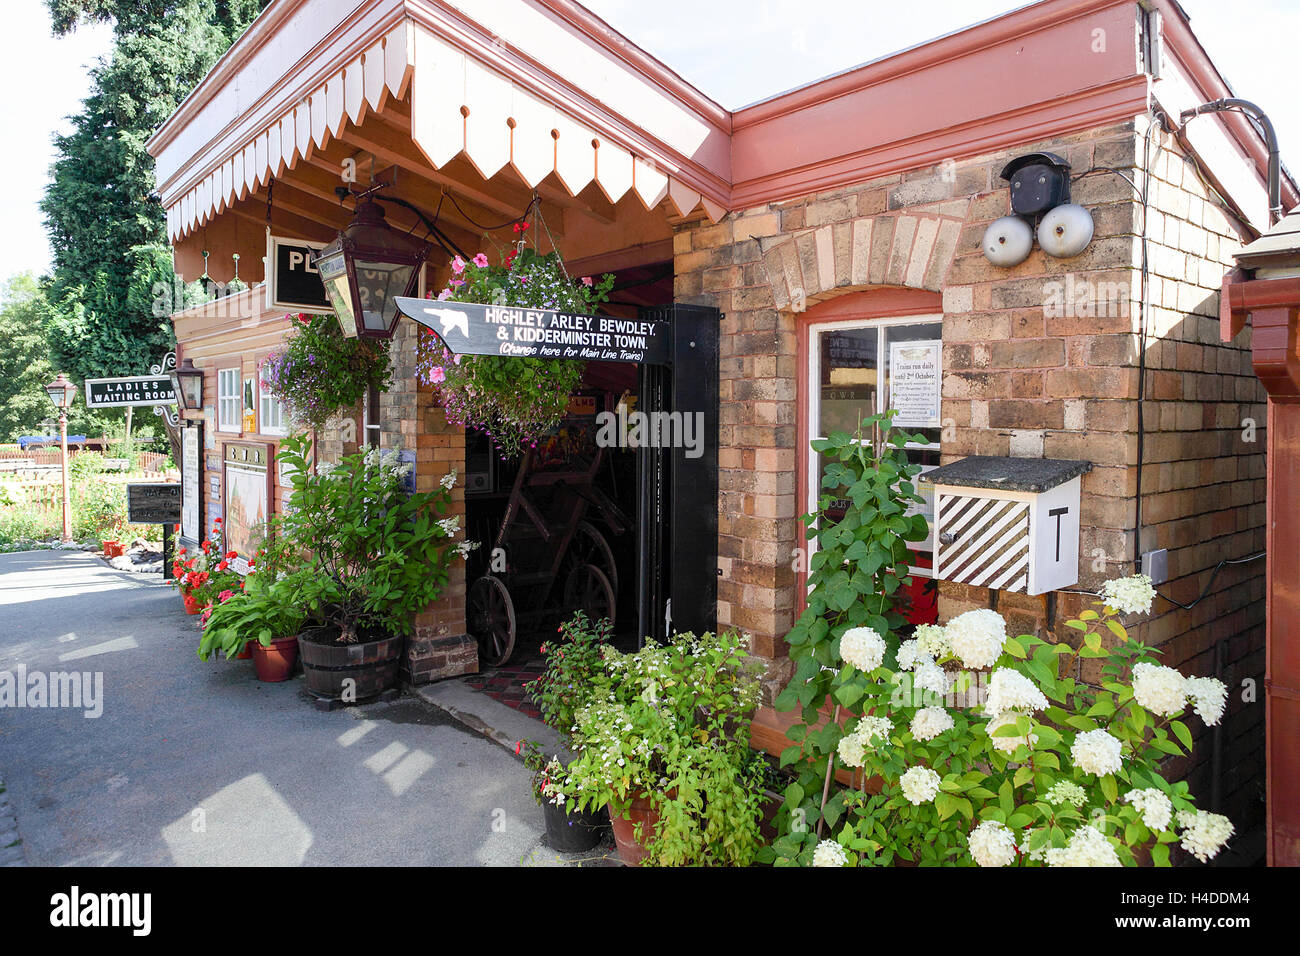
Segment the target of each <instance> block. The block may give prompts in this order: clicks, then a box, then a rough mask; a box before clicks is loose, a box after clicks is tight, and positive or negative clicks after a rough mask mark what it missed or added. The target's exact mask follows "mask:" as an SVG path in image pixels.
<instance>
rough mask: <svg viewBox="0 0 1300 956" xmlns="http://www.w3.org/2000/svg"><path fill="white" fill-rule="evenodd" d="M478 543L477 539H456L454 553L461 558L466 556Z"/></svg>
mask: <svg viewBox="0 0 1300 956" xmlns="http://www.w3.org/2000/svg"><path fill="white" fill-rule="evenodd" d="M478 545H479V543H478V542H477V541H458V542H456V553H457V554H459V555H460V556H461V557H462V558H468V557H469V553H470V552H471V551H473V550H474V549H475V548H477V547H478Z"/></svg>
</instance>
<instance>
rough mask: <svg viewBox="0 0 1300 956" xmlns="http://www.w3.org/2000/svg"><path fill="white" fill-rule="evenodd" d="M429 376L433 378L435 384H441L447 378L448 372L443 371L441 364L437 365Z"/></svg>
mask: <svg viewBox="0 0 1300 956" xmlns="http://www.w3.org/2000/svg"><path fill="white" fill-rule="evenodd" d="M429 378H430V379H432V380H433V384H435V385H441V384H442V383H443V382H445V381H446V380H447V373H446V372H445V371H443V368H442V366H441V365H435V366H434V367H433V370H432V371H430V372H429Z"/></svg>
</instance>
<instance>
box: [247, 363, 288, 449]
mask: <svg viewBox="0 0 1300 956" xmlns="http://www.w3.org/2000/svg"><path fill="white" fill-rule="evenodd" d="M265 361H266V360H265V359H263V360H262V361H261V362H258V363H257V374H256V375H255V376H254V378H255V379H256V381H257V425H258V428H259V431H258V434H259V435H275V436H277V437H281V438H283V437H285V436H287V435H288V434H289V424H288V415H287V414H286V412H285V409H284V402H282V401H280V400H279V399H278V398H276V397H275V396H274V395H272V394H271V393H270V391H268V390H267V387H266V383H265V382H264V381H262V364H263V362H265ZM268 405H269V406H270V407H271V409H273V410H275V411H276V412H277V414H276V415H275V416H274V420H275V421H278V422H279V424H278V425H273V424H270V422H271V420H272V416H270V415H268V414H267V411H268Z"/></svg>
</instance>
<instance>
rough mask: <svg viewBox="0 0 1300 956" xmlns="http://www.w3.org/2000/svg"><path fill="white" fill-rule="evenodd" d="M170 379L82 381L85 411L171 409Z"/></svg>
mask: <svg viewBox="0 0 1300 956" xmlns="http://www.w3.org/2000/svg"><path fill="white" fill-rule="evenodd" d="M175 403H176V393H175V392H174V391H173V390H172V380H171V376H170V375H133V376H124V377H121V378H88V379H86V407H87V408H121V407H124V406H127V405H174V404H175Z"/></svg>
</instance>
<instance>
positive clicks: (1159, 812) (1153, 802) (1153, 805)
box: [1124, 787, 1174, 830]
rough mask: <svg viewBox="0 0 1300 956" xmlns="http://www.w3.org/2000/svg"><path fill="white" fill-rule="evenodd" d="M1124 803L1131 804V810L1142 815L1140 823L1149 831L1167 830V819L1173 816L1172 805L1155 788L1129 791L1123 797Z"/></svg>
mask: <svg viewBox="0 0 1300 956" xmlns="http://www.w3.org/2000/svg"><path fill="white" fill-rule="evenodd" d="M1124 802H1125V803H1131V804H1133V808H1134V809H1135V810H1137V812H1138V813H1140V814H1142V822H1143V823H1145V824H1146V825H1147V826H1148V827H1149V828H1150V829H1152V830H1168V829H1169V818H1170V817H1171V816H1172V815H1173V812H1174V805H1173V804H1172V803H1170V801H1169V798H1168V797H1167V796H1165V794H1164V793H1163V792H1162V791H1160V790H1157V789H1156V788H1155V787H1147V788H1146V789H1145V790H1130V791H1129V792H1128V793H1126V794H1125V795H1124Z"/></svg>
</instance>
